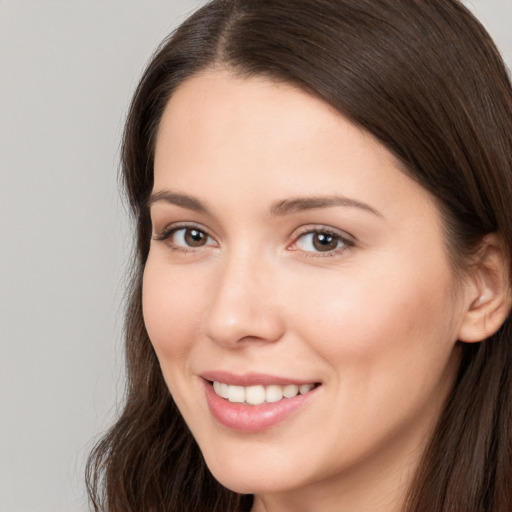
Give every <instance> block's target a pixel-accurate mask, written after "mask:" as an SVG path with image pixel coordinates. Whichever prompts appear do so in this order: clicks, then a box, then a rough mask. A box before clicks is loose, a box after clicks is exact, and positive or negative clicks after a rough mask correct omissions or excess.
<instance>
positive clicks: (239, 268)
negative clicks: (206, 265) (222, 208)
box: [204, 251, 283, 347]
mask: <svg viewBox="0 0 512 512" xmlns="http://www.w3.org/2000/svg"><path fill="white" fill-rule="evenodd" d="M218 265H219V266H218V274H217V276H216V279H214V280H213V283H212V289H211V292H210V297H209V300H210V302H209V306H208V307H207V311H206V315H205V318H204V331H205V334H206V335H207V336H208V337H210V338H211V339H212V340H214V341H216V342H217V343H221V344H223V345H226V346H230V347H234V346H238V345H239V344H240V342H242V341H251V340H252V341H262V342H274V341H277V340H278V339H279V338H280V337H281V336H282V330H283V327H282V319H281V318H280V314H279V310H278V308H277V304H276V298H277V293H276V292H277V290H276V289H275V285H276V281H275V279H274V277H275V275H274V271H273V265H272V264H271V262H269V261H268V260H266V259H265V258H264V257H262V255H260V254H257V253H250V252H249V251H237V252H236V251H233V252H232V253H231V254H230V255H226V256H225V257H223V258H221V261H219V264H218Z"/></svg>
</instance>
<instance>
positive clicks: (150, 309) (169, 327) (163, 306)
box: [142, 255, 202, 365]
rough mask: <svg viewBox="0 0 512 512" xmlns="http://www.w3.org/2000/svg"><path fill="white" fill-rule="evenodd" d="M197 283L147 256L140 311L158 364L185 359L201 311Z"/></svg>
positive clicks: (191, 277) (192, 278) (190, 277)
mask: <svg viewBox="0 0 512 512" xmlns="http://www.w3.org/2000/svg"><path fill="white" fill-rule="evenodd" d="M199 290H200V288H199V282H195V280H194V277H193V276H188V279H186V280H184V279H182V278H181V275H180V273H179V272H176V271H173V268H172V266H170V265H165V263H163V264H162V263H160V262H159V261H158V260H156V258H151V255H150V257H149V258H148V261H147V263H146V267H145V269H144V277H143V287H142V310H143V316H144V323H145V325H146V330H147V332H148V335H149V338H150V340H151V343H152V344H153V347H154V349H155V351H156V353H157V356H158V358H159V360H160V364H162V365H165V364H167V363H168V362H179V361H181V360H183V359H185V358H186V356H187V354H188V352H189V350H190V348H191V344H192V341H193V339H194V338H193V333H194V332H195V330H196V328H197V326H198V323H199V322H198V319H199V318H200V314H199V312H200V310H201V307H202V306H201V300H200V299H201V293H200V292H199Z"/></svg>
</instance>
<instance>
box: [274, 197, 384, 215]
mask: <svg viewBox="0 0 512 512" xmlns="http://www.w3.org/2000/svg"><path fill="white" fill-rule="evenodd" d="M333 206H348V207H353V208H360V209H362V210H365V211H367V212H370V213H373V214H374V215H377V216H378V217H383V215H382V214H381V213H380V212H378V211H377V210H376V209H375V208H372V207H371V206H370V205H368V204H366V203H362V202H361V201H356V200H355V199H350V198H348V197H344V196H313V197H297V198H292V199H283V200H282V201H277V202H275V203H274V204H273V205H272V208H271V209H270V213H271V215H274V216H281V215H289V214H291V213H295V212H299V211H303V210H314V209H315V208H330V207H333Z"/></svg>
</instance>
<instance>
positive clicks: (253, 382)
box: [201, 370, 313, 386]
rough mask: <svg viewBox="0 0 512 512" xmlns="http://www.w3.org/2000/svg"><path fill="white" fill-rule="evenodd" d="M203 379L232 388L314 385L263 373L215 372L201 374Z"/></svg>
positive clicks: (305, 381)
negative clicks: (236, 373)
mask: <svg viewBox="0 0 512 512" xmlns="http://www.w3.org/2000/svg"><path fill="white" fill-rule="evenodd" d="M201 377H202V378H203V379H205V380H209V381H211V382H213V381H216V382H223V383H225V384H229V385H230V386H257V385H260V386H270V385H271V384H277V385H278V386H286V384H296V385H297V386H300V385H302V384H313V381H311V380H297V379H292V378H286V377H277V376H275V375H264V374H261V373H246V374H244V375H235V374H234V373H230V372H225V371H221V370H215V371H211V372H204V373H201Z"/></svg>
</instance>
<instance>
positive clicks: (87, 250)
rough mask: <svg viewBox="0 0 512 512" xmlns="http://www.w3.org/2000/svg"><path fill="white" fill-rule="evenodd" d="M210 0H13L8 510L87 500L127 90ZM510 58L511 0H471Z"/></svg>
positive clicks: (6, 236)
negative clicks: (85, 472) (163, 43)
mask: <svg viewBox="0 0 512 512" xmlns="http://www.w3.org/2000/svg"><path fill="white" fill-rule="evenodd" d="M200 3H202V2H201V0H168V1H157V0H149V1H148V0H145V1H142V0H139V1H134V0H61V1H57V0H3V1H2V0H0V248H1V249H0V258H1V259H0V262H1V264H0V343H1V352H0V353H1V356H0V512H78V511H80V512H84V511H86V510H87V504H86V498H85V493H84V485H83V468H84V461H85V458H86V455H87V452H88V450H89V449H90V448H91V446H92V443H93V439H94V438H95V436H96V435H97V434H98V433H99V432H101V431H102V430H103V429H105V428H106V426H107V425H108V424H109V422H110V421H111V420H112V418H113V416H114V414H115V404H116V400H118V399H119V398H120V396H121V391H122V387H123V385H122V379H123V377H122V375H123V373H122V366H123V354H122V344H121V328H122V306H121V304H122V299H123V291H124V281H123V269H124V266H125V263H126V261H127V260H128V257H129V252H130V237H129V234H128V233H129V230H128V223H127V220H126V211H125V209H124V207H123V203H122V201H121V200H120V199H119V196H118V190H117V162H118V146H119V139H120V134H121V130H122V125H123V119H124V115H125V112H126V108H127V105H128V102H129V98H130V95H131V93H132V91H133V89H134V87H135V84H136V82H137V79H138V77H139V75H140V73H141V71H142V69H143V66H144V63H145V62H146V61H147V59H148V57H149V56H150V55H151V53H152V52H153V50H154V49H155V48H156V46H157V44H158V43H159V41H160V40H161V39H162V38H163V37H164V35H166V34H167V33H168V32H169V31H170V30H171V29H172V28H173V27H174V26H175V25H176V24H177V23H179V21H181V20H183V19H184V18H185V16H186V14H187V13H190V12H191V11H192V10H193V8H194V7H195V6H197V5H199V4H200ZM468 4H469V5H470V6H471V7H472V8H473V9H474V11H475V12H476V14H477V16H478V17H479V18H480V19H481V20H482V21H483V23H484V24H485V25H486V26H487V28H488V30H489V31H490V32H491V34H492V35H493V37H494V38H495V40H496V42H497V43H498V46H499V47H500V49H501V51H502V53H503V54H504V56H505V58H506V60H507V62H508V65H509V67H512V29H511V26H512V0H471V1H469V2H468Z"/></svg>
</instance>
